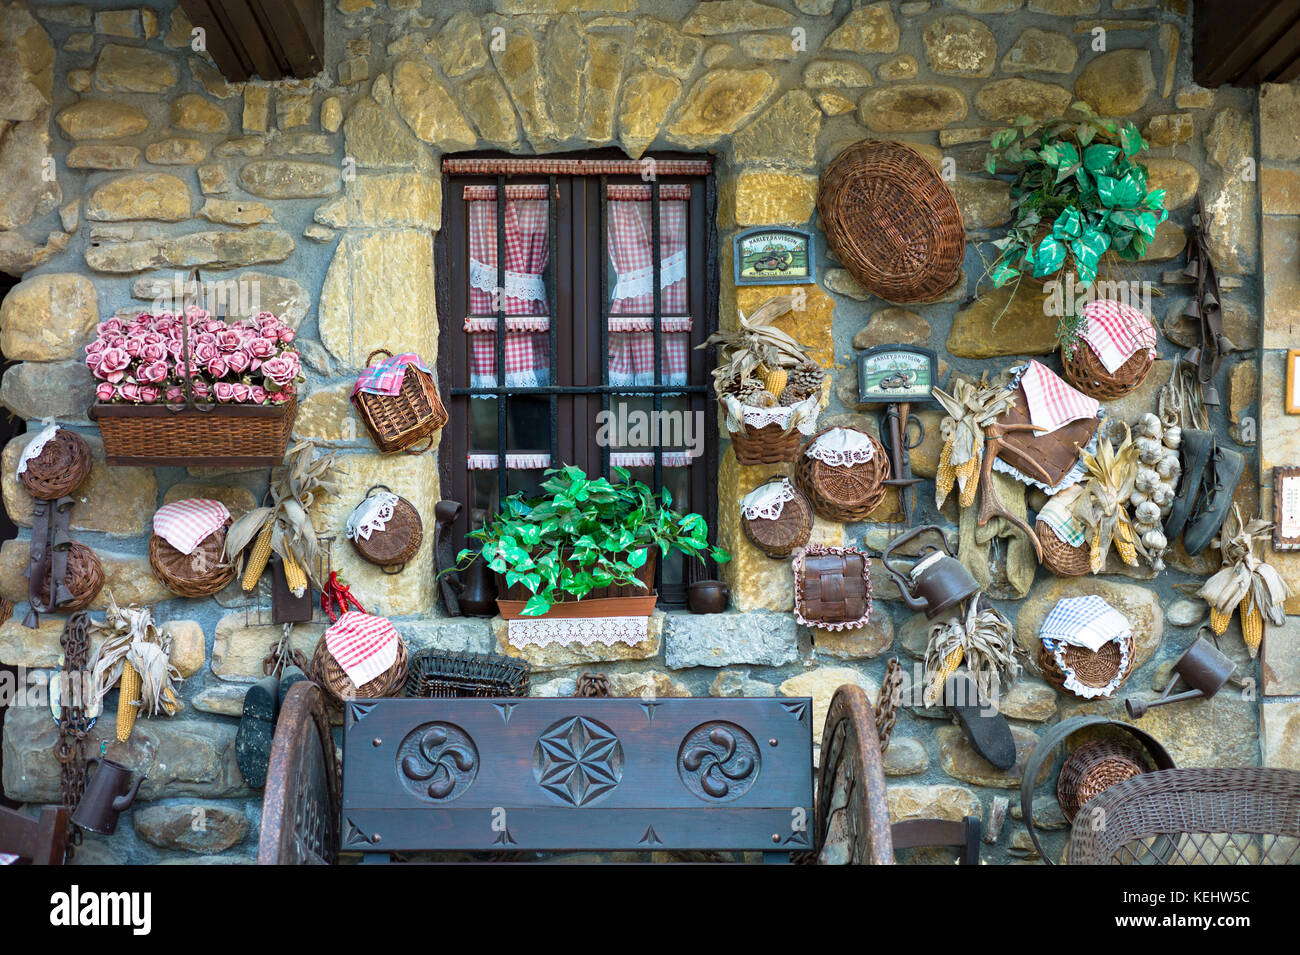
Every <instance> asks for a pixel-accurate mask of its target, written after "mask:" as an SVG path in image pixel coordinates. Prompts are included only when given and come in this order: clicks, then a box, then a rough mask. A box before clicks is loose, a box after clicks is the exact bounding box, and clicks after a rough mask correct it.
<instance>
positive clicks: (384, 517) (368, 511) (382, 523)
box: [347, 491, 401, 685]
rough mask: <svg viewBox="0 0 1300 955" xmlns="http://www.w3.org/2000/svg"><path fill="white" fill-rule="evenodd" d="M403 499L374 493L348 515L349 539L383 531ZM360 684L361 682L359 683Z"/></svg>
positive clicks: (390, 494)
mask: <svg viewBox="0 0 1300 955" xmlns="http://www.w3.org/2000/svg"><path fill="white" fill-rule="evenodd" d="M399 500H401V498H399V497H398V496H397V495H396V494H393V493H391V492H389V491H380V492H379V493H378V494H372V495H370V496H369V497H368V498H366V499H365V500H364V501H362V502H361V503H360V504H358V505H357V506H356V507H355V508H353V509H352V513H351V514H349V515H348V523H347V530H348V540H363V541H368V540H370V535H371V534H373V533H374V532H375V531H382V530H383V529H384V528H385V527H387V526H388V522H389V521H391V520H392V519H393V510H394V509H395V508H396V507H397V502H398V501H399ZM358 685H359V684H358Z"/></svg>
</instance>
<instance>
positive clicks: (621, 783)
mask: <svg viewBox="0 0 1300 955" xmlns="http://www.w3.org/2000/svg"><path fill="white" fill-rule="evenodd" d="M811 720H812V708H811V706H810V701H808V700H806V699H740V698H732V699H668V700H640V699H571V698H562V699H517V700H510V701H503V700H492V699H443V700H425V699H419V700H417V699H399V700H365V701H359V702H357V703H354V704H350V705H349V706H348V709H347V712H346V719H345V728H344V753H345V757H344V782H343V813H342V815H343V820H344V825H343V848H344V849H350V850H357V849H359V850H362V851H414V850H418V849H455V850H474V849H477V850H491V849H500V848H502V847H509V848H511V849H524V850H527V849H540V850H546V849H611V850H612V849H648V848H654V849H692V848H710V849H720V850H726V849H753V850H765V851H773V850H776V851H783V850H790V849H807V848H811V846H812V841H813V836H812V832H811V829H812V820H813V813H812V727H811Z"/></svg>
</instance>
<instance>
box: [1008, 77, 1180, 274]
mask: <svg viewBox="0 0 1300 955" xmlns="http://www.w3.org/2000/svg"><path fill="white" fill-rule="evenodd" d="M1071 109H1073V110H1075V111H1076V112H1078V113H1080V114H1081V115H1082V116H1083V119H1082V120H1080V121H1079V122H1071V121H1069V120H1064V119H1060V120H1052V121H1049V122H1044V123H1038V122H1034V121H1033V120H1032V119H1030V118H1029V117H1028V116H1020V117H1018V118H1017V119H1016V121H1015V124H1014V125H1012V126H1010V127H1009V128H1007V129H1003V130H999V131H998V132H997V133H994V135H993V138H992V142H991V146H992V149H991V151H990V152H989V153H988V155H987V157H986V158H985V162H984V167H985V169H986V170H987V171H988V173H989V175H996V174H997V172H998V170H999V168H1000V167H1001V166H1002V165H1003V164H1006V165H1007V166H1009V167H1010V168H1011V169H1012V170H1014V171H1016V178H1015V181H1014V182H1013V183H1012V184H1011V210H1012V219H1013V222H1012V225H1011V228H1010V229H1009V230H1008V231H1007V234H1006V235H1005V236H1004V237H1003V238H1001V239H999V240H998V241H997V242H995V243H994V245H995V246H997V248H998V249H999V250H1000V252H1001V255H999V256H998V258H997V260H996V261H995V262H994V264H993V266H992V269H991V272H990V276H989V277H990V278H991V280H992V282H993V285H994V287H995V288H1001V287H1002V286H1003V285H1006V284H1007V283H1008V282H1011V281H1012V280H1017V281H1018V280H1019V276H1021V275H1023V274H1026V273H1029V274H1032V275H1033V276H1034V278H1038V279H1046V278H1050V277H1051V276H1053V275H1057V274H1058V273H1061V272H1063V270H1064V268H1065V266H1066V265H1067V262H1068V261H1069V260H1070V259H1071V258H1072V261H1073V264H1074V274H1075V279H1076V283H1077V284H1078V285H1079V286H1081V287H1082V286H1088V285H1091V284H1092V282H1093V280H1094V279H1096V277H1097V265H1098V263H1099V262H1100V261H1101V257H1102V256H1103V255H1104V254H1106V253H1107V252H1114V253H1115V254H1116V255H1118V256H1119V257H1120V258H1121V259H1126V260H1130V261H1131V260H1135V259H1138V258H1140V257H1141V256H1142V254H1143V253H1144V252H1145V251H1146V248H1147V244H1148V243H1149V242H1150V241H1151V240H1152V239H1153V238H1155V234H1156V227H1157V226H1158V225H1160V223H1162V222H1164V221H1165V219H1166V218H1168V216H1169V213H1168V211H1167V210H1166V209H1165V208H1164V200H1165V190H1163V189H1148V188H1147V169H1146V167H1145V166H1143V165H1142V164H1141V163H1139V162H1137V161H1136V157H1137V156H1138V155H1139V154H1140V153H1141V152H1142V151H1143V150H1145V149H1146V148H1147V143H1146V141H1145V140H1143V139H1142V136H1141V134H1139V133H1138V130H1137V127H1136V126H1134V125H1133V124H1132V123H1131V122H1128V123H1125V124H1124V125H1123V126H1119V125H1118V124H1117V123H1115V122H1114V121H1113V120H1109V119H1103V118H1102V117H1100V116H1098V115H1097V114H1096V113H1095V112H1093V110H1092V108H1091V107H1090V106H1088V104H1087V103H1083V102H1078V103H1075V104H1074V105H1073V106H1072V107H1071ZM1044 233H1045V234H1044ZM1061 277H1062V278H1064V275H1062V276H1061Z"/></svg>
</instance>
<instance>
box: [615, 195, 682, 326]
mask: <svg viewBox="0 0 1300 955" xmlns="http://www.w3.org/2000/svg"><path fill="white" fill-rule="evenodd" d="M674 189H687V190H688V192H687V193H685V194H687V195H689V187H681V186H678V187H673V186H664V187H662V188H661V190H660V194H661V199H660V202H659V287H660V290H661V295H660V314H661V315H686V314H688V307H687V306H688V302H687V289H686V256H687V249H686V213H687V206H688V203H687V202H685V201H682V200H680V199H664V198H662V196H664V195H669V196H671V195H678V194H679V193H677V192H674V191H672V190H674ZM609 193H610V195H611V197H612V196H616V195H619V196H624V195H637V196H640V197H643V198H638V199H626V200H615V199H612V198H611V200H610V201H609V202H608V203H607V205H606V211H607V215H608V223H607V228H608V239H607V243H606V252H607V257H608V261H607V263H606V267H607V268H608V270H609V289H610V301H609V314H610V315H653V314H654V260H653V258H652V251H651V250H652V248H653V244H654V234H653V232H652V231H651V230H652V224H651V214H652V209H653V203H651V202H650V201H649V199H650V187H649V186H610V187H609Z"/></svg>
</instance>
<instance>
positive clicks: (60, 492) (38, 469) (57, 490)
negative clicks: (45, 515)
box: [18, 428, 90, 501]
mask: <svg viewBox="0 0 1300 955" xmlns="http://www.w3.org/2000/svg"><path fill="white" fill-rule="evenodd" d="M89 473H90V445H88V444H87V443H86V439H85V438H83V437H82V436H81V435H79V434H77V432H75V431H69V430H68V429H67V428H59V429H58V430H57V431H56V432H54V437H52V438H51V439H50V440H49V441H47V442H45V447H43V448H41V453H40V454H38V455H37V456H36V457H34V458H32V459H31V460H30V461H28V462H27V468H26V470H24V471H23V473H22V474H20V475H18V477H19V479H20V480H21V481H22V482H23V487H25V488H27V490H28V491H29V492H30V493H31V495H32V497H37V498H40V499H41V500H43V501H53V500H56V499H57V498H60V497H63V496H64V495H65V494H71V493H72V492H73V491H75V490H76V489H77V488H78V487H79V486H80V485H81V482H82V481H84V480H85V479H86V475H88V474H89Z"/></svg>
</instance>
